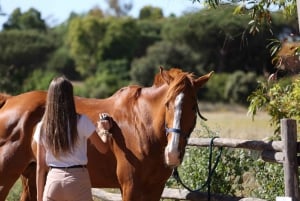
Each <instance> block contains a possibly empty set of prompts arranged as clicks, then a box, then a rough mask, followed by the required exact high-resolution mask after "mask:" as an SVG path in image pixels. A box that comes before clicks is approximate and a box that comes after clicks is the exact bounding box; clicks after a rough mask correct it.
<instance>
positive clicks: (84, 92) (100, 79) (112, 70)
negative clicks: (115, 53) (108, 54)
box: [75, 60, 129, 98]
mask: <svg viewBox="0 0 300 201" xmlns="http://www.w3.org/2000/svg"><path fill="white" fill-rule="evenodd" d="M127 65H128V64H127V63H126V60H113V61H106V62H103V63H102V64H101V69H103V70H101V71H98V72H97V73H96V74H95V75H94V76H90V77H89V78H88V79H86V80H85V81H84V83H83V84H80V85H79V86H77V87H75V93H76V94H77V95H80V96H84V97H93V98H105V97H108V96H111V95H112V94H113V93H115V92H116V91H117V90H118V89H119V88H121V87H123V86H125V85H128V82H129V81H128V77H129V74H128V70H127Z"/></svg>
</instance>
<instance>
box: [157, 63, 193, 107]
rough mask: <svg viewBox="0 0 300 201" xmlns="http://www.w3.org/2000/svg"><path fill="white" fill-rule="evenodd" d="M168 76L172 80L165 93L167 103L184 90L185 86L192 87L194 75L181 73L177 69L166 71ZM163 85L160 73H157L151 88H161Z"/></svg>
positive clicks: (163, 81)
mask: <svg viewBox="0 0 300 201" xmlns="http://www.w3.org/2000/svg"><path fill="white" fill-rule="evenodd" d="M168 74H169V75H170V76H171V77H172V78H173V79H174V80H173V82H172V85H170V87H169V89H168V92H167V97H166V100H165V102H168V101H169V100H170V99H172V98H174V97H175V96H177V95H178V93H179V92H180V91H182V90H184V88H186V86H187V85H190V86H192V85H193V80H194V77H195V75H194V74H193V73H188V72H183V71H182V70H181V69H178V68H171V69H170V70H169V71H168ZM163 84H165V80H164V79H163V77H162V76H161V74H160V73H158V74H157V75H156V76H155V79H154V83H153V86H156V87H158V86H161V85H163Z"/></svg>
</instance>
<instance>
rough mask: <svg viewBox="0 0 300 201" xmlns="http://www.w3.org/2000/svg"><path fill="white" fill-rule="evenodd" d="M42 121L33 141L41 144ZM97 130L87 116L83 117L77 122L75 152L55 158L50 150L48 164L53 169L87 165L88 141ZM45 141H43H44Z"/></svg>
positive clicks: (47, 156) (47, 152)
mask: <svg viewBox="0 0 300 201" xmlns="http://www.w3.org/2000/svg"><path fill="white" fill-rule="evenodd" d="M41 126H42V121H40V122H39V123H38V124H37V126H36V129H35V132H34V136H33V139H34V140H35V141H36V142H37V143H38V144H39V143H42V142H40V131H41ZM95 130H96V127H95V125H94V124H93V122H92V121H91V120H90V119H89V118H88V117H87V116H85V115H81V116H80V118H79V119H78V122H77V131H78V141H77V143H76V146H75V147H74V149H73V152H71V153H67V154H65V155H62V156H60V157H59V158H55V157H54V156H53V154H52V153H51V151H50V150H47V146H44V147H45V150H46V164H47V165H48V166H52V167H69V166H73V165H86V164H87V161H88V160H87V140H88V138H89V137H90V136H91V135H92V133H93V132H94V131H95ZM42 141H43V140H42Z"/></svg>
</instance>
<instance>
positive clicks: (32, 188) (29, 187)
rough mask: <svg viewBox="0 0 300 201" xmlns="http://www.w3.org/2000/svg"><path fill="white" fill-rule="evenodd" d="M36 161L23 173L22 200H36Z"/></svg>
mask: <svg viewBox="0 0 300 201" xmlns="http://www.w3.org/2000/svg"><path fill="white" fill-rule="evenodd" d="M35 178H36V163H35V162H32V163H30V164H29V165H28V167H27V168H26V169H25V171H24V172H23V173H22V175H21V180H22V194H21V198H20V201H36V184H35V182H36V180H35Z"/></svg>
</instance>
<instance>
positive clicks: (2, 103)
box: [0, 93, 11, 109]
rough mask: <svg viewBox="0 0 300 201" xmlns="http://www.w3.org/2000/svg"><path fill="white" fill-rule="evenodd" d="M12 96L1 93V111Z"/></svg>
mask: <svg viewBox="0 0 300 201" xmlns="http://www.w3.org/2000/svg"><path fill="white" fill-rule="evenodd" d="M10 97H11V95H9V94H6V93H0V109H1V108H2V106H3V105H4V104H5V103H6V101H7V99H9V98H10Z"/></svg>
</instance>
